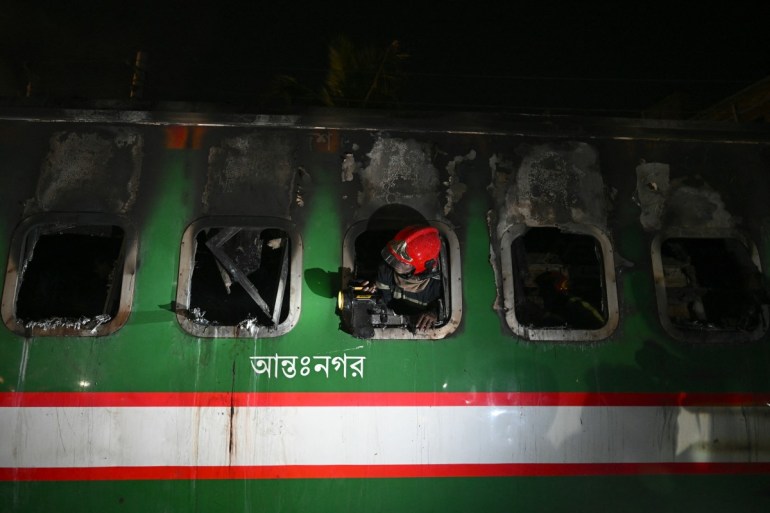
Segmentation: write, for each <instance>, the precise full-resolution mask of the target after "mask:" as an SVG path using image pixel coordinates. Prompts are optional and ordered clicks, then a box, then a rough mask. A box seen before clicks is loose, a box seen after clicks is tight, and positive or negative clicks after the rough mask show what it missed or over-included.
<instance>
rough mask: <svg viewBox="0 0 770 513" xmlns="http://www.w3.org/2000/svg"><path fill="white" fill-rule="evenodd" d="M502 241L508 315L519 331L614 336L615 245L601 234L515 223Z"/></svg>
mask: <svg viewBox="0 0 770 513" xmlns="http://www.w3.org/2000/svg"><path fill="white" fill-rule="evenodd" d="M501 244H502V247H501V264H502V278H503V280H502V286H503V298H504V304H505V318H506V322H507V324H508V326H509V327H510V328H511V330H513V332H514V333H515V334H516V335H519V336H521V337H524V338H527V339H529V340H557V341H585V340H599V339H603V338H607V337H608V336H610V335H611V334H612V332H613V331H614V330H615V328H616V327H617V324H618V299H617V287H616V282H615V266H614V257H613V251H612V246H611V244H610V242H609V239H608V238H607V236H606V235H605V234H604V233H603V232H601V231H600V230H599V229H597V228H595V227H592V226H578V227H573V228H570V230H569V231H566V230H562V229H560V228H557V227H554V226H524V225H517V226H512V227H510V228H508V229H507V230H506V231H505V232H504V234H503V237H502V239H501ZM564 278H566V279H567V281H563V280H564ZM559 280H562V282H561V285H560V282H559Z"/></svg>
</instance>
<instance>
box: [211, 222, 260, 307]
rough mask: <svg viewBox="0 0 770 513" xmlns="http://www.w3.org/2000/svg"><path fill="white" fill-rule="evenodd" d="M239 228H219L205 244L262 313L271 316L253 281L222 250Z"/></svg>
mask: <svg viewBox="0 0 770 513" xmlns="http://www.w3.org/2000/svg"><path fill="white" fill-rule="evenodd" d="M240 231H241V228H225V229H223V230H221V231H220V232H219V233H218V234H216V235H215V236H213V237H211V238H210V239H209V240H207V241H206V246H207V247H208V248H209V250H210V251H211V253H212V254H213V255H214V256H215V257H216V259H217V260H218V261H219V263H220V264H222V266H224V268H225V269H226V270H227V272H228V273H229V274H230V276H231V277H232V278H233V279H234V280H235V281H236V282H237V283H239V284H240V285H241V287H243V290H245V291H246V293H247V294H248V295H249V297H251V299H253V300H254V302H255V303H256V304H257V306H258V307H259V308H260V309H261V310H262V312H264V314H265V315H266V316H267V317H268V318H272V316H271V315H270V308H269V307H268V306H267V303H265V300H264V299H262V296H260V295H259V291H258V290H257V288H256V287H255V286H254V284H253V283H251V280H249V278H248V276H246V275H245V274H244V273H243V271H241V270H240V269H238V266H237V265H235V262H233V260H232V259H231V258H230V257H229V256H228V255H227V253H225V252H224V250H222V246H223V245H224V244H225V243H226V242H227V241H228V240H230V239H231V238H232V237H233V236H234V235H235V234H236V233H238V232H240Z"/></svg>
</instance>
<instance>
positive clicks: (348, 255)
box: [342, 221, 463, 340]
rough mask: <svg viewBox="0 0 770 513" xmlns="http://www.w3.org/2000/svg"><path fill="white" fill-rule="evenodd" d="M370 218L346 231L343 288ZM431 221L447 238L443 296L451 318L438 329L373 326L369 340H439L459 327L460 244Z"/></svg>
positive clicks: (440, 224)
mask: <svg viewBox="0 0 770 513" xmlns="http://www.w3.org/2000/svg"><path fill="white" fill-rule="evenodd" d="M367 224H368V223H367V221H359V222H357V223H355V224H353V225H351V226H350V227H349V228H348V230H347V232H346V233H345V238H344V240H343V245H342V269H343V270H345V272H343V276H342V280H343V283H342V287H343V289H344V288H345V286H346V285H347V281H348V280H349V279H351V278H352V276H350V275H349V274H348V273H352V269H353V268H354V263H355V243H356V239H357V238H358V236H359V235H361V234H362V233H364V232H365V231H367ZM428 224H429V225H430V226H433V227H434V228H436V229H437V230H438V231H439V233H440V234H441V236H442V237H443V238H444V240H445V241H446V246H447V253H448V254H449V277H448V278H449V279H448V283H445V284H444V286H445V292H444V296H445V297H449V298H450V302H451V305H450V306H449V308H448V313H449V316H448V320H447V322H446V324H444V325H443V326H440V327H438V328H434V329H430V330H424V331H419V332H412V331H409V330H408V329H405V328H396V327H393V328H374V336H373V337H372V338H371V339H370V340H437V339H443V338H446V337H448V336H449V335H451V334H452V333H454V332H455V330H457V328H458V327H459V326H460V321H461V320H462V315H463V305H462V302H463V299H462V297H463V296H462V266H461V257H460V243H459V241H458V239H457V235H455V232H454V230H453V229H452V228H451V227H450V226H449V225H448V224H446V223H443V222H441V221H429V222H428Z"/></svg>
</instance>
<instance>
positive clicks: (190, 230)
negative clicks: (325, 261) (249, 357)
mask: <svg viewBox="0 0 770 513" xmlns="http://www.w3.org/2000/svg"><path fill="white" fill-rule="evenodd" d="M208 228H252V229H254V228H257V229H270V228H274V229H278V230H282V231H283V232H285V233H286V234H287V236H288V238H289V242H290V254H289V255H288V269H286V276H287V277H288V281H289V284H290V285H289V287H288V289H287V290H285V291H284V293H288V294H289V311H288V313H287V316H286V319H284V321H283V322H282V323H280V324H277V325H276V326H258V327H257V326H251V327H239V326H238V325H234V326H233V325H204V324H201V323H196V322H195V321H193V320H192V319H191V318H190V315H189V313H188V312H189V308H190V293H191V290H192V271H193V269H194V266H195V253H196V247H197V242H196V237H197V236H198V233H200V232H201V230H205V229H208ZM252 288H253V287H252ZM247 292H248V291H247ZM251 292H256V295H257V296H259V293H258V291H256V290H255V291H251ZM251 292H249V294H250V295H252V293H251ZM301 292H302V240H301V238H300V236H299V234H298V232H297V230H296V228H295V227H294V225H293V224H292V223H290V222H289V221H286V220H285V219H281V218H274V217H247V216H208V217H204V218H200V219H197V220H195V221H193V222H192V223H191V224H190V225H189V226H188V227H187V228H186V229H185V231H184V234H183V235H182V241H181V247H180V255H179V275H178V281H177V295H176V318H177V322H178V323H179V325H180V326H181V328H182V329H183V330H184V331H185V332H187V333H188V334H190V335H193V336H195V337H201V338H249V339H254V338H271V337H279V336H281V335H284V334H285V333H287V332H289V331H290V330H291V329H293V328H294V326H295V325H296V324H297V321H298V320H299V315H300V307H301ZM252 298H254V296H253V295H252ZM260 299H261V298H260ZM255 303H257V304H258V305H259V302H258V301H257V300H255Z"/></svg>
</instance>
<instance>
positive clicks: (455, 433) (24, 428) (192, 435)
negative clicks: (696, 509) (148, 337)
mask: <svg viewBox="0 0 770 513" xmlns="http://www.w3.org/2000/svg"><path fill="white" fill-rule="evenodd" d="M0 433H1V434H2V436H0V467H19V468H24V467H93V466H97V467H99V466H177V465H180V466H195V465H202V466H207V465H214V466H219V465H376V464H412V465H414V464H449V463H482V464H483V463H649V462H695V461H713V462H752V461H765V462H767V461H770V410H769V409H767V408H764V409H760V408H726V407H725V408H721V407H719V408H715V407H710V408H688V409H682V408H676V407H596V406H593V407H579V406H570V407H564V406H562V407H542V406H524V407H520V406H507V407H486V406H483V407H482V406H479V407H476V406H474V407H455V406H446V407H270V408H263V407H239V408H236V409H235V414H234V417H233V422H232V427H231V423H230V409H229V408H218V407H217V408H208V407H207V408H196V407H174V408H171V407H170V408H160V407H158V408H153V407H136V408H101V407H100V408H77V407H66V408H49V407H40V408H30V407H25V408H2V409H0ZM231 435H232V442H231ZM231 446H232V451H231Z"/></svg>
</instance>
